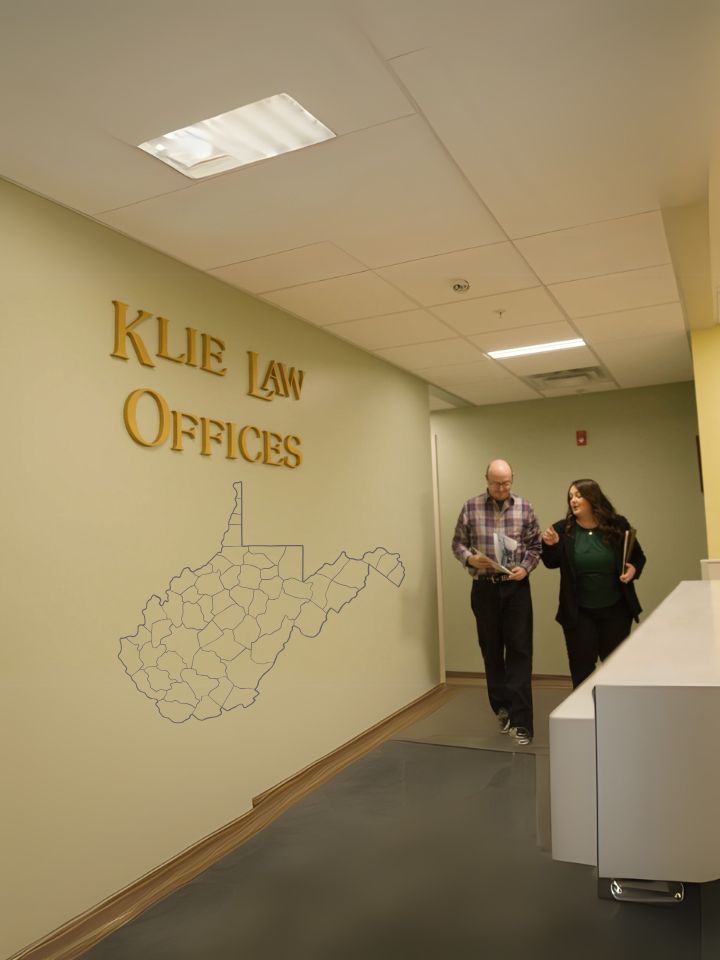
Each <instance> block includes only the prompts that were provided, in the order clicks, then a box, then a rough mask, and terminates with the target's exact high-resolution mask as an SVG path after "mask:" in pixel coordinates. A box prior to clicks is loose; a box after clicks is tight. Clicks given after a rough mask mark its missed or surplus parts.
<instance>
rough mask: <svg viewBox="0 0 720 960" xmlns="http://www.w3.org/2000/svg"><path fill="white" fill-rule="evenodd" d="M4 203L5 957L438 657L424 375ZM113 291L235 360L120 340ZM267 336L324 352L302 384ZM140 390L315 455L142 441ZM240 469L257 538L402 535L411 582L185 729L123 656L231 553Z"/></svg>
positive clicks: (416, 681) (303, 761) (164, 261)
mask: <svg viewBox="0 0 720 960" xmlns="http://www.w3.org/2000/svg"><path fill="white" fill-rule="evenodd" d="M191 189H194V188H191ZM0 209H1V210H2V216H1V217H0V311H1V319H0V351H1V353H0V355H1V356H2V365H3V372H2V378H1V379H0V384H1V386H0V391H1V396H2V410H3V441H2V442H3V470H2V471H1V472H0V478H1V479H0V484H1V485H2V502H3V511H2V521H1V524H2V531H1V536H0V540H1V542H2V551H1V553H0V592H1V596H0V607H1V609H2V618H3V643H2V668H1V669H0V685H1V687H0V704H1V709H2V711H3V720H2V729H3V731H4V734H3V738H2V742H3V748H2V749H3V754H2V759H1V760H0V769H1V770H2V775H3V782H4V784H5V790H4V791H3V817H2V826H3V828H4V831H5V834H6V835H5V836H4V837H3V838H2V841H1V842H0V847H1V848H2V851H3V853H2V859H3V871H2V873H3V881H2V882H3V883H4V884H5V886H6V889H5V890H3V891H2V896H0V900H2V902H3V922H2V924H0V956H6V955H9V954H11V953H14V952H15V951H17V950H19V949H20V948H22V947H23V946H24V945H26V944H28V943H30V942H31V941H33V940H35V939H37V938H39V937H42V936H44V935H45V934H47V933H48V932H49V931H51V930H53V929H54V928H56V927H57V926H59V925H60V924H62V923H64V922H65V921H66V920H68V919H70V918H71V917H73V916H75V915H77V914H79V913H81V912H82V911H84V910H86V909H88V908H90V907H92V906H93V905H94V904H96V903H98V902H99V901H101V900H103V899H104V898H105V897H107V896H109V895H111V894H112V893H114V892H115V891H117V890H119V889H121V888H123V887H125V886H127V885H128V884H130V883H132V882H133V881H135V880H136V879H137V878H138V877H140V876H141V875H143V874H144V873H146V872H147V871H149V870H152V869H153V868H154V867H156V866H157V865H158V864H160V863H162V862H164V861H166V860H168V859H169V858H172V857H173V856H175V855H176V854H177V853H178V852H179V851H181V850H183V849H184V848H186V847H188V846H189V845H191V844H193V843H195V842H197V841H198V840H200V839H201V838H203V837H205V836H207V835H208V834H209V833H211V832H213V831H214V830H216V829H218V828H219V827H222V826H223V825H225V824H226V823H228V822H230V821H231V820H233V819H234V818H236V817H238V816H240V815H242V814H243V813H245V812H246V811H247V810H248V809H249V808H250V805H251V798H252V797H253V796H256V795H257V794H259V793H261V792H262V791H264V790H266V789H268V788H269V787H271V786H273V785H275V784H277V783H279V782H281V781H282V780H284V779H286V778H287V777H290V776H292V775H293V774H295V773H296V772H297V771H299V770H301V769H302V768H304V767H305V766H307V765H308V764H310V763H312V762H313V761H315V760H316V759H318V758H319V757H321V756H323V755H325V754H327V753H329V752H331V751H332V750H334V749H335V748H336V747H338V746H339V745H340V744H342V743H344V742H347V741H348V740H350V739H352V738H353V737H355V736H356V735H358V734H359V733H361V732H362V731H364V730H366V729H367V728H369V727H370V726H372V725H373V724H375V723H377V722H379V721H380V720H382V719H383V718H385V717H387V716H388V715H389V714H392V713H393V712H394V711H396V710H398V709H400V708H402V707H403V706H405V705H406V704H407V703H408V702H410V701H412V700H413V699H415V698H416V697H419V696H421V695H422V694H423V693H425V692H426V691H427V690H428V689H430V688H431V687H433V686H434V685H435V684H437V683H438V681H439V670H438V650H437V612H436V593H435V565H434V532H433V521H432V487H431V469H430V448H429V443H428V402H427V388H426V385H425V384H423V383H421V382H420V381H418V380H417V379H416V378H414V377H412V376H410V375H409V374H405V373H403V372H401V371H399V370H397V369H395V368H393V367H391V366H389V365H387V364H385V363H383V362H382V361H380V360H378V359H376V358H373V357H371V356H369V355H367V354H365V353H363V352H361V351H359V350H357V349H355V348H354V347H352V346H350V345H348V344H344V343H342V342H341V341H339V340H337V339H335V338H332V337H330V336H328V335H327V334H325V333H323V332H322V330H320V329H318V328H315V327H312V326H310V325H307V324H304V323H301V322H300V321H298V320H295V319H293V318H291V317H289V316H287V315H284V314H283V313H282V312H281V311H279V310H277V309H274V308H272V307H270V306H267V305H264V304H262V303H260V302H259V301H256V300H254V299H253V298H251V297H249V296H245V295H243V294H242V293H240V292H239V291H237V290H234V289H232V288H231V287H229V286H226V285H224V284H222V283H220V282H218V281H215V280H212V279H211V278H209V277H207V276H204V275H202V274H200V273H198V272H196V271H194V270H191V269H189V268H188V267H185V266H183V265H182V264H179V263H177V262H175V261H173V260H171V259H169V258H167V257H164V256H162V255H160V254H158V253H155V252H153V251H151V250H148V249H147V248H144V247H142V246H140V245H139V244H137V243H134V242H132V241H130V240H128V239H126V238H123V237H121V236H119V235H117V234H114V233H112V232H111V231H109V230H107V229H106V228H104V227H101V226H99V225H97V224H94V223H92V222H91V221H89V220H86V219H84V218H82V217H79V216H77V215H74V214H72V213H70V212H68V211H67V210H64V209H62V208H60V207H58V206H55V205H53V204H51V203H48V202H47V201H44V200H42V199H40V198H38V197H35V196H33V195H31V194H29V193H26V192H24V191H21V190H19V189H17V188H15V187H13V186H11V185H9V184H7V183H1V182H0ZM113 299H119V300H123V301H125V302H127V303H129V304H130V305H131V306H132V308H133V310H135V309H137V308H139V307H142V308H144V309H146V310H149V311H151V312H154V313H157V314H162V315H164V316H166V317H168V318H169V319H170V322H171V329H172V330H174V331H175V332H176V333H178V332H179V333H180V334H182V331H183V329H184V327H185V326H186V325H190V326H193V327H196V328H197V329H198V330H200V331H205V332H208V333H211V334H213V335H215V336H217V337H220V338H223V339H224V340H225V341H226V343H227V349H226V355H225V359H226V363H227V366H228V367H229V368H230V374H229V375H228V376H227V377H225V378H218V377H214V376H212V375H210V374H207V373H203V372H201V371H199V370H193V369H190V368H188V367H185V366H178V365H174V364H172V363H169V362H167V361H158V364H157V367H156V368H155V369H152V370H150V369H147V368H143V367H141V366H140V365H139V364H138V363H137V361H136V360H130V361H127V362H124V361H122V360H118V359H113V358H111V357H110V353H111V351H112V349H113V338H112V333H113V307H112V303H111V301H112V300H113ZM150 339H151V337H150V336H148V341H149V340H150ZM178 347H179V345H178ZM247 350H253V351H255V352H257V353H259V354H260V356H261V358H262V359H263V360H264V361H267V360H269V359H270V358H274V359H277V360H282V361H285V362H286V363H288V364H292V365H294V366H296V367H299V368H301V369H303V370H304V371H305V384H304V387H303V393H302V399H301V401H300V402H295V401H292V400H288V399H286V400H274V401H273V402H271V403H267V402H263V401H261V400H257V399H252V398H250V397H248V396H246V389H247V381H246V374H245V371H246V351H247ZM141 386H145V387H152V388H153V389H155V390H157V391H159V392H160V393H161V394H162V395H163V396H164V397H165V398H166V399H167V400H168V402H169V404H170V405H171V406H172V407H177V408H179V409H183V410H186V411H190V412H194V413H196V414H200V415H206V416H211V417H218V418H222V419H232V420H235V422H237V423H238V424H245V423H252V424H256V425H258V426H259V427H261V428H268V429H270V430H274V431H277V432H278V433H280V434H286V433H295V434H298V435H299V436H300V437H301V438H302V441H303V443H302V450H303V453H304V456H305V463H304V465H303V466H302V467H301V468H300V469H297V470H287V469H285V468H280V467H270V466H263V465H259V464H249V463H246V462H244V461H242V460H237V461H234V462H232V461H229V460H226V459H223V456H222V452H218V451H215V452H214V453H213V455H212V457H209V458H206V457H201V456H200V455H199V454H198V453H197V451H196V449H188V450H187V451H186V452H184V453H173V452H171V451H170V450H169V449H168V446H167V445H166V446H165V447H163V448H160V449H144V448H142V447H140V446H138V445H136V444H135V443H133V442H132V440H131V439H130V438H129V436H128V435H127V433H126V432H125V429H124V426H123V421H122V407H123V402H124V400H125V397H126V396H127V395H128V394H129V393H130V392H131V391H132V390H134V389H136V388H138V387H141ZM190 446H191V447H192V445H190ZM238 480H241V481H243V483H244V496H245V542H246V543H271V544H272V543H279V544H288V543H289V544H303V545H304V546H305V572H306V575H307V574H309V573H311V572H313V571H314V570H316V569H317V568H318V567H319V566H320V565H321V564H323V563H324V562H326V561H328V562H331V561H333V560H335V559H336V558H337V556H338V555H339V554H340V552H341V551H346V552H347V553H348V554H349V555H351V556H356V557H359V556H362V554H363V552H364V551H366V550H368V549H371V548H374V547H376V546H382V547H385V548H386V549H387V550H390V551H396V552H398V553H399V554H400V555H401V557H402V560H403V562H404V564H405V567H406V571H407V574H406V578H405V582H404V583H403V584H402V586H401V587H400V589H397V588H396V587H395V586H393V584H391V583H389V582H388V581H387V580H385V579H384V578H383V577H381V576H379V575H378V574H377V573H374V572H372V573H370V576H369V579H368V582H367V585H366V587H365V589H364V590H363V591H362V592H361V593H360V594H359V595H358V596H357V598H356V599H355V600H353V601H352V602H351V603H349V604H348V605H347V606H346V607H344V608H343V609H342V610H341V611H340V613H339V614H334V613H331V614H330V615H329V618H328V621H327V623H326V625H325V627H324V629H323V630H322V632H321V633H320V634H319V635H318V636H317V637H314V638H309V637H304V636H298V635H293V636H291V638H290V641H289V643H288V644H287V646H286V648H285V649H284V650H283V651H282V653H281V654H280V656H279V658H278V660H277V663H276V664H275V667H274V669H273V670H272V671H271V672H270V673H269V674H268V675H267V676H266V677H265V679H264V680H262V682H261V687H260V696H259V697H258V699H257V701H256V702H255V703H254V704H253V705H252V706H251V707H250V708H249V709H243V708H240V707H238V708H236V709H235V710H233V711H231V712H228V713H226V714H224V715H222V716H220V717H218V718H213V719H208V720H205V721H198V720H195V719H190V720H188V721H186V722H185V723H182V724H173V723H171V722H170V721H168V720H166V719H163V718H162V717H160V716H159V714H158V712H157V710H156V708H155V705H154V703H153V702H152V701H151V700H150V699H148V698H147V697H146V696H144V695H143V694H141V693H140V692H138V690H137V689H136V688H135V686H134V684H133V683H132V681H131V680H130V679H129V677H128V676H127V675H126V674H125V672H124V669H123V667H122V666H121V664H120V662H119V661H118V641H119V638H121V637H123V636H126V635H128V634H132V633H133V632H134V631H135V629H136V627H137V624H138V623H139V621H140V618H141V611H142V610H143V607H144V606H145V604H146V602H147V600H148V599H149V598H150V597H151V596H152V595H153V594H162V593H163V592H164V590H165V589H166V588H167V586H168V582H169V580H170V579H171V578H172V577H174V576H176V575H177V574H179V573H180V572H181V570H182V569H183V568H184V567H185V566H190V567H193V568H197V567H199V566H200V565H201V564H203V563H204V562H205V561H206V560H208V559H209V558H210V557H211V556H212V555H213V554H214V553H215V552H216V551H217V550H218V549H219V545H220V540H221V537H222V535H223V533H224V531H225V528H226V524H227V520H228V516H229V515H230V512H231V511H232V508H233V497H234V493H233V483H234V482H235V481H238Z"/></svg>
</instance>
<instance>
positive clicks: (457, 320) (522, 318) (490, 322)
mask: <svg viewBox="0 0 720 960" xmlns="http://www.w3.org/2000/svg"><path fill="white" fill-rule="evenodd" d="M430 312H431V313H434V314H435V316H436V317H440V319H441V320H444V321H445V323H447V324H449V326H451V327H452V328H453V329H454V330H457V332H458V333H462V334H469V333H470V334H472V333H484V332H486V331H487V330H498V329H502V330H504V329H505V328H509V327H526V326H529V325H530V324H542V323H551V322H552V321H554V320H564V319H565V314H564V313H563V312H562V310H560V309H559V307H558V306H557V304H555V303H554V301H553V299H552V297H550V296H549V295H548V293H547V290H546V289H545V288H544V287H532V288H531V289H528V290H515V291H512V292H509V293H499V294H497V295H495V296H492V297H473V298H471V299H469V300H467V299H464V298H462V299H461V298H458V301H457V303H447V304H443V305H441V306H436V307H433V308H432V310H431V311H430Z"/></svg>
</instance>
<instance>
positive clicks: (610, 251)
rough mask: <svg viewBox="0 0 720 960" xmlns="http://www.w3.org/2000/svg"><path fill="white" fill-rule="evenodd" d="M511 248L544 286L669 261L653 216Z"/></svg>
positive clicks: (609, 222) (656, 216)
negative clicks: (524, 258) (520, 254)
mask: <svg viewBox="0 0 720 960" xmlns="http://www.w3.org/2000/svg"><path fill="white" fill-rule="evenodd" d="M515 243H516V246H517V248H518V250H520V252H521V253H522V254H523V255H524V256H525V257H526V259H527V261H528V263H529V264H530V266H531V267H532V268H533V269H534V270H535V272H536V273H537V275H538V276H539V277H540V279H541V280H542V281H543V283H548V284H550V283H561V282H562V281H566V280H580V279H582V278H584V277H597V276H601V275H603V274H606V273H618V272H620V271H621V270H635V269H639V268H641V267H652V266H658V265H660V264H664V263H669V262H670V252H669V251H668V246H667V241H666V239H665V231H664V230H663V225H662V217H661V216H660V214H659V213H658V212H653V213H642V214H639V215H638V216H634V217H623V218H622V219H620V220H604V221H602V222H599V223H589V224H586V225H585V226H582V227H573V228H572V229H570V230H556V231H555V232H554V233H545V234H541V235H540V236H537V237H526V238H525V239H523V240H516V241H515Z"/></svg>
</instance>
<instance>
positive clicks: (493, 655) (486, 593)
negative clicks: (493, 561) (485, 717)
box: [470, 578, 533, 734]
mask: <svg viewBox="0 0 720 960" xmlns="http://www.w3.org/2000/svg"><path fill="white" fill-rule="evenodd" d="M470 603H471V606H472V611H473V613H474V614H475V621H476V623H477V634H478V642H479V643H480V650H481V651H482V655H483V661H484V662H485V675H486V677H487V688H488V698H489V700H490V706H491V707H492V708H493V710H494V711H495V713H497V712H498V711H499V710H500V709H501V708H503V707H504V708H505V709H506V710H507V712H508V713H509V715H510V723H511V725H512V726H513V727H526V728H527V729H528V731H529V732H530V733H531V734H532V732H533V705H532V686H531V679H532V627H533V621H532V600H531V598H530V581H529V580H528V579H527V578H525V579H524V580H506V581H504V582H502V583H488V582H487V581H484V580H474V581H473V585H472V593H471V595H470Z"/></svg>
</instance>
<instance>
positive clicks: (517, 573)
mask: <svg viewBox="0 0 720 960" xmlns="http://www.w3.org/2000/svg"><path fill="white" fill-rule="evenodd" d="M527 575H528V572H527V570H526V569H525V567H512V568H511V570H510V574H509V576H508V580H524V579H525V577H526V576H527Z"/></svg>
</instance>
